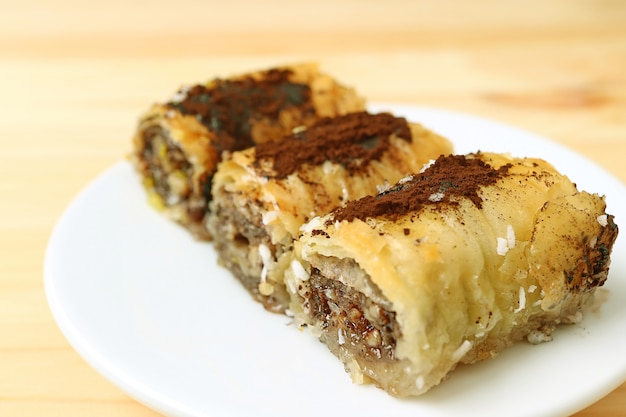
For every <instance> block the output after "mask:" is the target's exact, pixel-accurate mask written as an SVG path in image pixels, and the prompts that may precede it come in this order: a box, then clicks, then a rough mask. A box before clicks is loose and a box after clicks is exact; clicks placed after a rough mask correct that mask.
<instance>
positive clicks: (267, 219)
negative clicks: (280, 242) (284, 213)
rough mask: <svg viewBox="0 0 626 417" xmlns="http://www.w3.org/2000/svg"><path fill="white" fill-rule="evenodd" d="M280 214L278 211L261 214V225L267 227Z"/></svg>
mask: <svg viewBox="0 0 626 417" xmlns="http://www.w3.org/2000/svg"><path fill="white" fill-rule="evenodd" d="M279 215H280V213H279V212H278V211H268V212H265V213H263V224H264V225H265V226H267V225H268V224H270V223H272V222H273V221H274V220H276V219H277V218H278V216H279Z"/></svg>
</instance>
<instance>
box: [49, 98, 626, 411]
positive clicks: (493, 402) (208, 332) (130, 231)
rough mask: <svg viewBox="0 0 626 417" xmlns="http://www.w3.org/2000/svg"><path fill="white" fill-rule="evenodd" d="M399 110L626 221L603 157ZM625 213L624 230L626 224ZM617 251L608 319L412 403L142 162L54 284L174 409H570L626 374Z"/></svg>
mask: <svg viewBox="0 0 626 417" xmlns="http://www.w3.org/2000/svg"><path fill="white" fill-rule="evenodd" d="M381 109H390V110H392V111H394V112H395V113H396V114H399V115H404V116H406V117H407V118H408V119H409V120H411V121H418V122H421V123H423V124H424V125H426V126H428V127H430V128H432V129H434V130H435V131H437V132H440V133H441V134H443V135H445V136H447V137H449V138H450V139H451V140H452V141H453V142H454V143H455V146H456V150H457V151H458V152H469V151H476V150H483V151H500V152H510V153H512V154H514V155H519V156H537V157H543V158H546V159H548V160H550V161H551V162H553V163H554V164H555V165H556V167H557V168H558V169H559V170H561V171H562V172H564V173H567V174H569V175H570V177H571V178H572V179H573V180H574V181H575V182H577V183H578V185H579V187H580V188H582V189H586V190H588V191H593V192H598V193H600V194H605V195H606V196H607V201H608V206H609V211H610V212H611V213H614V214H622V213H626V189H625V187H624V185H622V184H621V183H620V182H619V181H618V180H616V179H615V178H614V177H612V176H611V175H609V174H608V173H606V172H605V171H604V170H603V169H602V168H600V167H598V166H596V165H595V164H593V163H592V162H590V161H589V160H587V159H585V158H583V157H581V156H579V155H577V154H575V153H573V152H572V151H570V150H567V149H564V148H563V147H561V146H559V145H557V144H554V143H552V142H550V141H548V140H546V139H543V138H541V137H538V136H535V135H533V134H530V133H527V132H524V131H521V130H518V129H515V128H512V127H509V126H505V125H502V124H499V123H495V122H493V121H489V120H484V119H479V118H476V117H472V116H468V115H462V114H458V113H452V112H448V111H441V110H434V109H423V108H415V107H408V106H405V107H402V106H377V107H376V108H373V110H381ZM619 220H620V218H619V217H618V219H617V222H618V224H619ZM623 241H624V239H623V238H620V239H618V242H617V243H616V245H615V247H614V254H613V264H612V268H611V272H610V275H609V280H608V282H607V285H606V286H605V287H604V289H603V291H605V292H607V293H608V300H607V301H606V302H605V304H603V305H602V308H601V311H600V313H599V314H590V315H588V316H587V317H586V318H585V320H584V322H583V323H582V324H580V325H570V326H563V327H561V328H559V329H558V331H557V332H556V334H555V339H554V341H552V342H550V343H545V344H542V345H538V346H530V345H528V344H524V343H520V344H518V345H516V346H514V347H512V348H510V349H508V350H506V351H505V352H503V353H502V354H501V355H500V356H499V357H498V358H497V359H495V360H492V361H487V362H483V363H480V364H477V365H473V366H467V367H463V368H461V369H458V370H457V371H455V372H454V373H453V374H452V376H451V378H450V379H449V380H448V381H446V382H444V383H443V384H441V385H440V386H439V387H437V388H435V389H433V390H432V391H430V392H429V393H428V394H426V395H425V396H422V397H419V398H413V399H405V400H398V399H394V398H391V397H390V396H388V395H387V394H386V393H384V392H383V391H381V390H379V389H376V388H374V387H372V386H358V385H353V384H352V383H351V381H350V378H349V377H348V375H347V374H346V373H345V372H344V370H343V367H342V365H341V364H340V362H339V361H338V360H337V359H335V358H334V357H333V356H332V355H331V354H330V353H329V352H328V351H327V350H326V348H325V347H324V346H323V345H322V344H321V343H319V342H317V341H316V340H314V338H313V337H311V336H310V335H308V334H306V333H303V332H300V331H298V330H297V329H296V328H295V327H294V326H290V325H289V320H288V319H287V318H286V317H283V316H279V315H274V314H271V313H268V312H266V311H264V310H263V309H262V308H261V307H260V305H258V304H257V303H255V302H253V301H252V300H251V298H250V297H249V296H248V294H247V293H246V292H245V291H244V290H243V288H242V287H241V286H240V285H239V283H238V282H237V281H236V280H235V279H234V278H233V277H232V276H231V275H229V273H228V272H226V271H225V270H224V269H222V268H221V267H219V266H217V264H216V257H215V254H214V252H213V249H212V247H211V245H210V244H207V243H199V242H197V241H194V240H193V239H192V238H191V237H190V236H189V235H188V234H187V232H185V231H184V230H183V229H182V228H180V227H178V226H176V225H174V224H172V223H171V222H169V221H167V220H166V219H165V218H163V217H161V216H160V215H159V214H157V213H156V212H154V211H153V210H152V209H151V208H149V207H148V205H147V204H146V198H145V195H144V191H143V189H142V187H141V186H140V184H139V179H138V177H137V176H136V175H135V173H134V172H133V170H132V168H131V166H130V165H129V164H128V163H127V162H120V163H119V164H117V165H115V166H114V167H112V168H111V169H109V170H108V171H106V172H105V173H104V174H102V175H101V176H100V177H99V178H97V179H96V180H95V181H94V182H93V183H92V184H91V185H89V186H88V187H87V188H86V189H85V190H84V191H83V192H82V193H80V195H79V196H78V197H77V198H76V199H75V200H74V201H73V202H72V203H71V204H70V206H69V207H68V209H67V211H66V212H65V213H64V214H63V216H62V217H61V219H60V220H59V222H58V224H57V226H56V228H55V230H54V232H53V234H52V236H51V238H50V241H49V246H48V250H47V253H46V259H45V271H44V273H45V283H46V291H47V295H48V300H49V303H50V306H51V309H52V312H53V314H54V316H55V318H56V320H57V322H58V324H59V326H60V328H61V329H62V331H63V333H64V334H65V336H66V337H67V338H68V340H69V341H70V343H71V344H72V345H73V347H74V348H75V349H76V350H77V351H78V352H79V353H80V354H81V355H82V356H83V358H84V359H85V360H86V361H87V362H88V363H90V364H91V365H92V366H93V367H94V368H95V369H96V370H98V371H99V372H100V373H102V374H103V375H104V376H105V377H106V378H108V379H109V380H110V381H111V382H113V383H114V384H116V385H118V386H119V387H121V388H122V389H123V390H125V391H126V392H128V393H129V394H130V395H131V396H133V397H134V398H136V399H137V400H139V401H141V402H143V403H145V404H146V405H148V406H149V407H152V408H154V409H156V410H158V411H159V412H161V413H163V414H166V415H171V416H212V417H218V416H252V415H254V416H258V417H263V416H273V417H275V416H298V417H307V416H319V415H358V416H384V415H393V416H395V417H399V416H400V417H401V416H417V415H419V416H459V415H463V416H481V417H484V416H509V417H515V416H533V417H540V416H550V417H555V416H565V415H569V414H572V413H574V412H576V411H578V410H580V409H582V408H584V407H586V406H588V405H589V404H591V403H593V402H595V401H597V400H598V399H600V398H601V397H602V396H604V395H606V394H607V393H608V392H610V391H611V390H612V389H614V388H616V387H617V386H619V385H620V384H621V383H622V382H624V380H625V379H626V355H624V350H623V349H624V346H626V303H624V302H623V300H626V264H625V263H624V262H625V261H626V251H625V248H624V245H623Z"/></svg>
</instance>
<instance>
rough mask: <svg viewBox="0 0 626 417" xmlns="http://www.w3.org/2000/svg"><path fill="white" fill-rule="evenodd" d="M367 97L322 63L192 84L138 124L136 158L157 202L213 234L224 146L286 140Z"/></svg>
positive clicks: (202, 233) (358, 106)
mask: <svg viewBox="0 0 626 417" xmlns="http://www.w3.org/2000/svg"><path fill="white" fill-rule="evenodd" d="M363 108H364V101H363V100H362V99H361V98H360V97H359V96H358V95H357V93H356V92H355V91H354V90H353V89H351V88H347V87H345V86H343V85H341V84H339V83H338V82H337V81H336V80H335V79H333V78H332V77H330V76H329V75H327V74H324V73H321V72H319V71H318V68H317V66H315V65H309V64H303V65H298V66H289V67H281V68H274V69H270V70H266V71H259V72H253V73H249V74H244V75H240V76H235V77H232V78H227V79H215V80H212V81H210V82H208V83H206V84H198V85H193V86H186V87H184V88H182V89H181V90H180V91H179V92H178V93H176V94H175V95H174V97H172V98H171V100H170V101H168V102H166V103H159V104H155V105H153V106H152V107H151V108H150V109H149V110H148V111H147V113H145V114H144V115H143V116H142V117H141V119H140V122H139V125H138V127H137V130H136V133H135V136H134V139H133V152H132V160H133V162H134V165H135V167H136V169H137V171H138V172H139V173H140V174H141V176H142V178H143V184H144V186H145V188H146V191H147V193H148V198H149V202H150V203H151V205H152V206H153V207H155V208H157V209H159V210H161V211H164V212H165V214H166V215H167V216H168V217H170V218H171V219H173V220H175V221H177V222H179V223H180V224H182V225H183V226H185V227H187V228H188V229H189V230H190V231H191V232H192V233H193V234H194V235H195V236H196V237H198V238H200V239H210V234H209V233H208V232H207V229H206V224H205V217H206V213H207V202H208V201H209V200H210V190H211V179H212V177H213V174H214V172H215V169H216V167H217V163H218V162H219V161H220V160H221V158H222V153H223V152H224V151H235V150H240V149H245V148H248V147H250V146H253V145H256V144H257V143H262V142H267V141H273V140H277V139H281V138H282V137H284V136H285V135H287V134H289V133H291V132H292V130H293V129H294V128H298V127H301V126H309V125H311V124H313V123H314V122H315V121H316V120H318V119H320V118H322V117H331V116H335V115H339V114H345V113H347V112H350V111H359V110H362V109H363Z"/></svg>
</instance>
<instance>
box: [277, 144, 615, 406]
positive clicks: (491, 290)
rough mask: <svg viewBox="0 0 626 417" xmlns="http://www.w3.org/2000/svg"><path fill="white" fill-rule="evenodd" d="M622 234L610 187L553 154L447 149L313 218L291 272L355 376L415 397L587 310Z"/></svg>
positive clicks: (305, 315)
mask: <svg viewBox="0 0 626 417" xmlns="http://www.w3.org/2000/svg"><path fill="white" fill-rule="evenodd" d="M617 233H618V228H617V226H616V225H615V223H614V221H613V216H611V215H609V214H607V213H606V212H605V201H604V198H603V197H600V196H598V195H596V194H590V193H587V192H584V191H578V190H577V188H576V186H575V184H573V183H572V182H571V181H570V180H568V178H566V177H565V176H563V175H561V174H559V173H558V172H557V171H556V170H555V169H554V168H553V167H552V166H551V165H549V164H548V163H546V162H545V161H543V160H538V159H516V158H512V157H508V156H504V155H497V154H488V153H477V154H471V155H465V156H460V155H450V156H445V157H441V158H439V159H437V161H436V162H435V163H434V164H432V165H431V166H429V167H428V168H426V169H425V170H423V171H422V172H420V173H417V174H414V175H412V176H409V177H407V178H405V179H403V180H401V181H400V182H398V183H397V184H396V185H394V186H393V187H391V188H390V189H389V190H387V191H384V192H382V193H380V194H378V195H376V196H367V197H364V198H362V199H360V200H357V201H353V202H351V203H349V204H347V205H346V206H344V207H340V208H338V209H336V210H334V211H333V212H331V213H330V214H327V215H325V216H321V217H317V218H314V219H312V220H311V221H310V222H309V223H307V224H305V225H303V227H302V236H301V237H300V238H299V239H298V240H297V241H296V244H295V246H294V249H293V251H292V254H293V255H294V258H293V259H292V260H291V261H290V262H289V267H288V268H287V270H286V273H285V283H286V288H287V289H288V292H289V294H290V295H291V296H292V303H291V305H290V309H291V311H292V312H293V314H294V315H295V320H296V321H297V322H298V323H299V324H301V325H303V326H305V327H307V328H308V329H310V330H311V332H312V333H313V334H314V335H316V336H317V337H319V339H320V340H321V341H323V342H324V343H325V344H326V345H327V346H328V348H329V349H330V350H331V351H332V352H333V353H334V354H335V355H336V356H337V357H338V358H339V359H341V361H342V362H343V363H344V365H345V368H346V370H347V372H349V373H350V374H351V376H352V378H353V380H354V381H356V382H373V383H374V384H376V385H377V386H379V387H381V388H382V389H384V390H386V391H387V392H388V393H390V394H391V395H393V396H398V397H404V396H411V395H419V394H423V393H425V392H426V391H428V390H429V389H431V388H432V387H434V386H436V385H437V384H439V383H440V382H441V381H442V380H444V379H445V378H446V377H447V376H448V374H449V372H450V371H452V370H453V369H454V368H455V367H456V366H457V365H458V364H461V363H464V364H471V363H474V362H477V361H480V360H484V359H489V358H493V357H495V356H496V355H497V354H498V353H499V352H500V351H502V350H503V349H504V348H506V347H507V346H509V345H511V344H512V343H514V342H517V341H520V340H525V339H526V340H528V341H530V342H531V343H538V342H541V341H546V340H549V339H550V338H551V337H552V332H553V330H554V329H555V326H557V325H558V324H559V323H570V322H577V321H579V320H580V319H581V315H582V311H583V306H584V305H585V304H586V303H587V302H588V301H589V300H590V299H591V298H592V297H593V295H594V292H595V290H596V289H597V288H598V287H600V286H602V285H603V284H604V282H605V280H606V279H607V274H608V271H609V263H610V254H611V249H612V246H613V243H614V241H615V239H616V237H617ZM538 371H539V372H540V370H538Z"/></svg>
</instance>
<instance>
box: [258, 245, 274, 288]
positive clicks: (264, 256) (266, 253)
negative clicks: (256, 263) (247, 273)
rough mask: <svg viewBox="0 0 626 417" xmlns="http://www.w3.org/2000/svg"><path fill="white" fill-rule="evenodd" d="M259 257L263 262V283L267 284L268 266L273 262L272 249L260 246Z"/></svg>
mask: <svg viewBox="0 0 626 417" xmlns="http://www.w3.org/2000/svg"><path fill="white" fill-rule="evenodd" d="M259 256H261V262H262V263H263V268H262V269H261V282H265V280H266V279H267V266H268V265H269V263H270V261H271V260H272V253H271V252H270V248H268V247H267V246H265V245H263V244H261V245H259Z"/></svg>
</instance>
